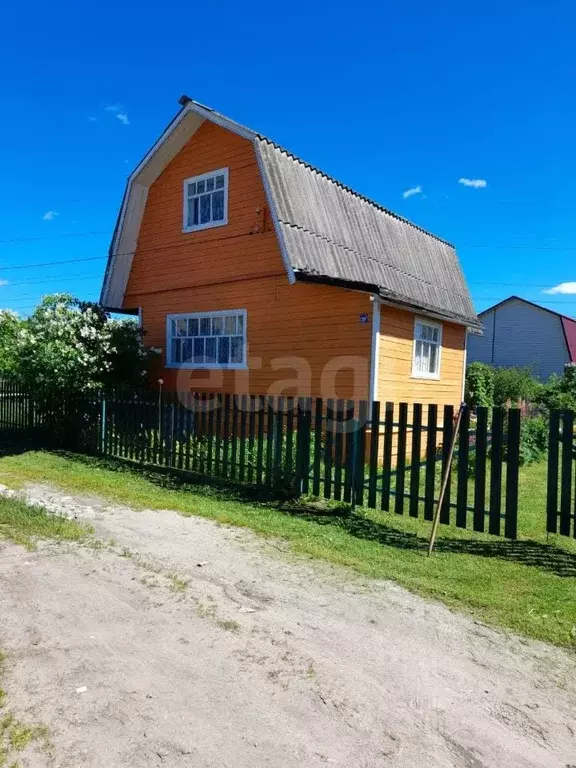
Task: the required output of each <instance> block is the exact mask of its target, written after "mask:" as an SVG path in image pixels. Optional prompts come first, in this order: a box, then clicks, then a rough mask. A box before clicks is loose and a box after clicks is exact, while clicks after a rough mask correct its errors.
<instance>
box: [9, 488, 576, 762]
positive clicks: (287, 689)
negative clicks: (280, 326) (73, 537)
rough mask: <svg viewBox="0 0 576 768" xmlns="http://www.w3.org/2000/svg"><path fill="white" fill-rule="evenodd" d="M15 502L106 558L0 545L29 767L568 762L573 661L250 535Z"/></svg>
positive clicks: (63, 503)
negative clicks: (42, 739)
mask: <svg viewBox="0 0 576 768" xmlns="http://www.w3.org/2000/svg"><path fill="white" fill-rule="evenodd" d="M30 493H31V494H32V495H33V496H34V497H35V498H41V499H43V500H44V501H48V502H49V503H52V504H53V505H56V506H58V507H59V508H61V509H63V510H64V511H67V512H69V513H73V512H75V513H77V514H78V516H80V517H84V518H89V519H90V521H91V522H92V524H93V525H94V526H95V528H96V532H97V535H98V536H99V538H100V539H101V540H102V542H105V545H104V546H101V547H99V548H94V547H87V546H78V545H70V544H43V545H41V546H40V548H39V549H38V551H37V552H34V553H26V552H24V550H22V549H21V548H18V547H16V546H14V545H11V544H7V543H5V542H4V543H0V616H1V624H0V647H3V649H4V650H6V651H7V652H8V653H9V654H10V656H9V659H10V662H9V665H8V674H7V688H8V690H9V693H10V698H11V702H12V706H13V708H14V709H15V710H16V711H17V712H18V713H19V714H21V715H25V716H26V717H28V718H32V719H34V720H35V721H39V722H44V723H46V724H47V725H48V726H49V728H50V730H51V732H52V740H53V743H54V750H53V758H49V757H48V756H46V755H43V756H42V755H41V756H39V757H36V758H30V760H31V762H30V765H33V766H43V765H54V766H58V767H59V768H60V767H61V768H64V766H66V767H70V768H72V767H75V766H80V765H82V766H88V767H89V768H92V767H96V766H98V767H103V768H124V767H126V768H151V767H152V766H163V767H168V768H176V767H178V768H181V767H182V766H194V767H195V768H209V767H210V768H212V767H214V768H248V767H250V768H260V767H261V766H262V767H263V766H278V767H282V768H284V767H286V768H288V767H290V768H292V767H293V768H314V767H315V766H327V765H329V766H341V767H342V768H344V767H346V768H349V767H350V766H354V768H372V767H377V766H378V767H380V766H382V767H384V768H385V767H386V766H395V767H396V766H398V767H399V766H406V768H417V767H419V766H427V767H428V768H436V767H440V766H442V767H445V766H455V767H456V766H457V767H458V768H482V767H485V768H502V766H506V768H516V766H518V767H519V768H520V767H522V768H524V767H525V768H528V767H529V766H554V767H555V768H557V767H560V768H565V767H566V766H569V765H571V764H573V763H574V764H576V739H575V731H576V723H575V720H574V713H575V712H576V674H575V672H576V662H575V660H574V659H573V658H572V657H571V656H570V655H569V654H566V653H563V652H561V651H559V650H555V649H552V648H549V647H546V646H544V645H540V644H537V643H533V642H528V641H524V640H520V639H518V638H514V637H509V636H507V635H505V634H501V633H498V632H495V631H493V630H490V629H488V628H486V627H484V626H483V625H480V624H477V623H475V622H474V621H472V620H471V619H469V618H467V617H463V616H459V615H455V614H452V613H451V612H450V611H449V610H447V609H446V608H445V607H443V606H441V605H438V604H434V603H431V602H428V601H426V600H423V599H421V598H418V597H416V596H413V595H411V594H409V593H408V592H406V591H405V590H403V589H401V588H400V587H397V586H395V585H393V584H390V583H383V582H369V581H365V580H360V579H352V580H350V578H348V577H347V580H344V573H343V572H342V571H339V570H337V569H332V568H330V567H329V566H323V565H322V564H317V563H311V564H307V563H303V562H302V561H300V562H293V561H291V560H290V557H289V555H288V554H285V553H280V552H278V549H277V548H276V547H279V548H280V549H282V544H278V545H275V544H266V543H263V542H262V541H261V540H259V539H257V538H256V537H254V536H253V535H252V534H250V533H249V532H247V531H242V530H238V529H233V528H227V527H219V526H217V525H215V524H213V523H211V522H207V521H205V520H201V519H197V518H184V517H181V516H179V515H177V514H176V513H174V512H147V511H145V512H135V511H133V510H129V509H125V508H121V507H113V506H109V505H106V504H104V503H103V502H102V501H99V500H97V499H91V500H90V499H88V500H87V499H75V498H72V497H70V496H64V495H63V494H58V493H56V492H54V491H51V490H50V489H46V488H42V487H35V488H32V489H30ZM111 539H113V542H112V544H110V540H111ZM83 686H85V687H86V688H87V691H86V692H84V693H78V692H77V689H79V688H82V687H83ZM35 761H36V762H35Z"/></svg>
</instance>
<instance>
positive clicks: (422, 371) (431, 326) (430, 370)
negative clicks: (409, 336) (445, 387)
mask: <svg viewBox="0 0 576 768" xmlns="http://www.w3.org/2000/svg"><path fill="white" fill-rule="evenodd" d="M441 349H442V326H441V325H440V324H439V323H428V322H425V321H424V320H418V319H417V320H416V323H415V325H414V360H413V363H412V376H417V377H418V378H429V379H437V378H438V377H439V376H440V350H441Z"/></svg>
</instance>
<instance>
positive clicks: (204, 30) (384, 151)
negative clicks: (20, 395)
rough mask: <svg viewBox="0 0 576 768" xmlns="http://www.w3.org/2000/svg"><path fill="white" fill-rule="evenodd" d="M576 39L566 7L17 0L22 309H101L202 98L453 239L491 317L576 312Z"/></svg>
mask: <svg viewBox="0 0 576 768" xmlns="http://www.w3.org/2000/svg"><path fill="white" fill-rule="evenodd" d="M575 23H576V9H574V8H571V6H570V3H568V2H563V0H557V1H556V2H554V3H548V4H544V3H542V2H538V3H530V2H526V0H523V2H519V1H518V0H511V1H510V2H508V3H503V2H501V1H500V2H498V3H496V2H491V1H490V0H489V1H488V2H484V3H482V4H476V3H462V2H444V3H438V4H433V3H429V2H424V1H423V0H417V1H414V2H401V3H399V2H367V3H363V4H359V5H357V6H350V4H349V3H347V4H342V5H339V4H338V2H330V3H324V2H316V3H310V2H305V3H303V2H299V1H297V2H292V3H290V4H281V3H272V4H270V3H269V4H264V5H258V4H246V3H238V2H233V3H232V2H225V1H224V0H221V2H220V3H217V4H216V3H196V2H192V3H191V2H186V3H184V2H180V0H176V2H172V3H170V4H167V5H164V6H160V5H158V4H149V5H148V6H146V5H145V4H142V3H141V2H138V3H136V2H132V1H130V2H121V3H119V4H117V3H112V2H110V0H102V2H100V3H98V4H96V5H93V6H90V7H88V6H85V5H84V4H78V3H71V2H67V3H62V2H61V3H56V4H46V3H39V2H37V0H31V2H29V3H26V4H14V3H12V4H9V5H8V6H7V7H6V8H5V9H4V11H3V29H4V32H5V35H4V37H3V43H2V47H1V49H0V67H1V71H2V72H3V73H4V75H3V77H2V80H1V81H0V97H1V103H2V104H3V107H4V108H3V113H2V120H1V121H0V148H1V149H0V159H1V163H2V165H1V167H2V175H1V178H2V181H3V183H2V184H1V185H0V280H6V281H8V284H6V285H2V286H1V287H0V307H12V308H14V309H16V310H18V311H21V312H24V313H26V312H28V311H29V310H30V308H31V307H32V306H33V305H34V303H36V302H37V300H38V299H39V297H40V296H41V295H42V294H43V293H47V292H53V291H57V290H58V291H69V292H72V293H74V294H76V295H78V296H80V297H82V298H87V299H97V298H98V295H99V289H100V282H101V277H102V272H103V269H104V265H105V258H104V257H105V255H106V253H107V249H108V245H109V241H110V235H111V232H112V229H113V226H114V222H115V219H116V214H117V209H118V206H119V202H120V199H121V196H122V191H123V186H124V183H125V179H126V176H127V175H128V173H129V171H130V169H131V168H132V167H133V166H134V165H135V164H136V163H137V161H138V160H139V159H140V158H141V157H142V155H143V154H144V152H145V151H146V150H147V149H148V147H149V146H150V145H151V144H152V143H153V142H154V140H155V139H156V138H157V136H158V135H159V134H160V133H161V131H162V130H163V128H164V127H165V125H166V124H167V122H168V121H169V120H170V119H171V118H172V116H173V114H174V113H175V112H176V111H177V109H178V104H177V100H178V97H179V96H180V95H181V94H182V93H186V94H188V95H189V96H191V97H192V98H194V99H196V100H197V101H200V102H202V103H204V104H208V105H209V106H212V107H214V108H215V109H218V110H219V111H221V112H223V113H224V114H226V115H228V116H229V117H232V118H234V119H236V120H238V121H239V122H241V123H245V124H247V125H249V126H250V127H253V128H255V129H257V130H258V131H260V132H262V133H264V134H266V135H268V136H270V137H271V138H273V139H274V140H276V141H277V142H279V143H280V144H282V145H284V146H286V147H288V148H289V149H291V150H292V151H293V152H295V153H296V154H298V155H300V156H301V157H303V158H304V159H306V160H308V161H309V162H311V163H313V164H315V165H317V166H319V167H320V168H322V169H323V170H325V171H326V172H328V173H330V174H332V175H334V176H335V177H337V178H338V179H340V180H341V181H343V182H345V183H346V184H348V185H350V186H352V187H354V188H356V189H357V190H358V191H360V192H362V193H364V194H366V195H368V196H370V197H373V198H374V199H375V200H377V201H379V202H380V203H382V204H383V205H385V206H387V207H389V208H390V209H392V210H394V211H396V212H398V213H400V214H402V215H404V216H406V217H407V218H409V219H411V220H413V221H414V222H416V223H418V224H420V225H421V226H423V227H426V228H427V229H430V230H431V231H432V232H435V233H437V234H438V235H440V236H442V237H444V238H446V239H447V240H450V241H451V242H453V243H454V244H455V245H456V247H457V249H458V252H459V254H460V257H461V260H462V263H463V267H464V271H465V273H466V277H467V279H468V281H469V284H470V288H471V291H472V294H473V297H474V300H475V303H476V307H477V309H478V310H482V309H483V308H485V307H487V306H489V305H490V304H492V303H495V301H497V300H500V299H502V298H505V297H506V296H508V295H510V294H512V293H516V294H519V295H521V296H524V297H525V298H528V299H531V300H534V301H539V302H542V303H544V302H546V305H547V306H549V307H550V308H552V309H557V310H558V311H562V312H565V313H567V314H573V315H576V228H575V224H576V218H575V216H574V212H573V208H574V202H575V193H574V180H575V179H576V152H575V149H574V147H575V144H574V137H575V136H576V101H575V99H574V83H575V75H576V54H575V53H574V46H573V30H574V25H575ZM6 32H8V34H6ZM460 179H468V180H476V181H479V180H480V181H485V182H486V185H485V186H478V185H476V186H466V185H465V184H463V183H459V180H460ZM418 188H419V189H420V190H421V191H417V192H415V193H414V194H412V195H410V196H407V197H404V193H405V192H406V191H407V190H414V189H418ZM74 235H77V236H74ZM72 259H82V260H83V261H79V262H77V263H69V264H60V265H58V264H54V263H50V264H49V265H47V266H44V267H40V266H34V267H32V266H26V265H32V264H43V263H46V262H57V261H67V260H72ZM561 283H575V285H574V286H573V289H574V293H572V294H570V293H556V294H552V295H550V294H545V293H543V290H544V289H545V288H552V287H554V286H557V285H559V284H561Z"/></svg>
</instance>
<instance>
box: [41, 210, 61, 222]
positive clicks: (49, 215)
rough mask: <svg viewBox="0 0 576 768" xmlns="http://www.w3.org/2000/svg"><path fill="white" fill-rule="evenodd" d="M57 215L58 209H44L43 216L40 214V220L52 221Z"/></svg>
mask: <svg viewBox="0 0 576 768" xmlns="http://www.w3.org/2000/svg"><path fill="white" fill-rule="evenodd" d="M58 215H59V214H58V211H46V213H45V214H44V216H42V221H54V219H55V218H56V216H58Z"/></svg>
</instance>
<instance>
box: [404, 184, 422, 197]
mask: <svg viewBox="0 0 576 768" xmlns="http://www.w3.org/2000/svg"><path fill="white" fill-rule="evenodd" d="M421 194H422V187H421V186H420V184H418V186H417V187H410V189H405V190H404V192H402V197H403V198H404V200H406V198H408V197H412V196H413V195H421Z"/></svg>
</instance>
